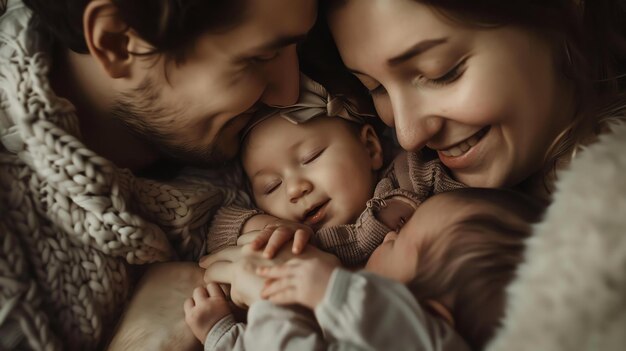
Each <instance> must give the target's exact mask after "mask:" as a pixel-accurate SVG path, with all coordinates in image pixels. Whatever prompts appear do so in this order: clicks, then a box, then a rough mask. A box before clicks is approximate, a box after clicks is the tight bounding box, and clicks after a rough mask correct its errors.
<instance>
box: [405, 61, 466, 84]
mask: <svg viewBox="0 0 626 351" xmlns="http://www.w3.org/2000/svg"><path fill="white" fill-rule="evenodd" d="M466 61H467V59H464V60H462V61H461V62H459V63H458V64H457V65H455V66H454V67H452V69H450V70H449V71H448V72H446V73H445V74H443V75H442V76H439V77H437V78H427V77H425V76H424V75H419V76H418V77H416V78H415V79H414V80H413V82H412V83H413V85H414V86H423V85H427V86H428V85H431V86H445V85H448V84H450V83H453V82H454V81H456V80H457V79H459V78H460V77H461V76H462V75H463V73H464V72H465V63H466Z"/></svg>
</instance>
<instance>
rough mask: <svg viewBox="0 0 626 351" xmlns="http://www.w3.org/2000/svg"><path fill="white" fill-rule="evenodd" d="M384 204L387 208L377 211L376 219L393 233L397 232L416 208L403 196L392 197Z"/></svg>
mask: <svg viewBox="0 0 626 351" xmlns="http://www.w3.org/2000/svg"><path fill="white" fill-rule="evenodd" d="M385 202H386V203H387V206H386V207H384V208H382V209H380V210H379V211H378V213H377V214H376V218H378V220H379V221H381V222H382V223H383V224H385V225H386V226H387V227H388V228H389V229H391V230H393V231H399V230H400V228H402V226H403V225H404V223H406V222H407V221H408V220H409V218H411V216H413V213H414V212H415V209H416V208H417V206H416V205H415V204H414V203H413V202H412V201H411V200H409V199H407V198H405V197H403V196H394V197H392V198H391V199H388V200H385Z"/></svg>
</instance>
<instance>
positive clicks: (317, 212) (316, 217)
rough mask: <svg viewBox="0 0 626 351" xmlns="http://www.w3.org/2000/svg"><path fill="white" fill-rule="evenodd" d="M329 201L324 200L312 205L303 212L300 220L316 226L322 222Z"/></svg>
mask: <svg viewBox="0 0 626 351" xmlns="http://www.w3.org/2000/svg"><path fill="white" fill-rule="evenodd" d="M329 202H330V200H326V201H324V202H322V203H321V204H319V205H317V206H315V207H313V208H312V209H310V210H308V211H307V212H306V213H305V214H304V219H303V220H302V221H303V222H304V224H306V225H309V226H311V227H317V224H319V223H320V222H322V221H323V220H324V218H325V217H326V205H327V204H328V203H329Z"/></svg>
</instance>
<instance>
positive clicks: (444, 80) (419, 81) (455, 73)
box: [368, 59, 467, 97]
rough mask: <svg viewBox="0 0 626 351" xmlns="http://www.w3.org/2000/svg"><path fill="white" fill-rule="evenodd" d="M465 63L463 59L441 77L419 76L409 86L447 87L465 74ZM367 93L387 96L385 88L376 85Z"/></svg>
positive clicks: (374, 95) (465, 60)
mask: <svg viewBox="0 0 626 351" xmlns="http://www.w3.org/2000/svg"><path fill="white" fill-rule="evenodd" d="M466 62H467V59H463V60H462V61H461V62H459V63H458V64H456V65H455V66H454V67H452V69H450V70H449V71H447V72H446V73H444V74H443V75H441V76H439V77H436V78H428V77H427V76H425V75H424V74H420V75H419V76H417V77H416V78H414V79H413V80H412V81H411V84H412V85H413V86H417V87H421V86H434V87H440V86H445V85H448V84H450V83H453V82H455V81H456V80H457V79H459V78H460V77H461V76H462V75H463V73H464V72H465V68H466V67H465V63H466ZM368 93H369V94H370V95H371V96H373V97H376V96H382V95H385V94H387V89H385V87H384V86H383V85H382V84H378V85H377V86H376V87H375V88H373V89H368Z"/></svg>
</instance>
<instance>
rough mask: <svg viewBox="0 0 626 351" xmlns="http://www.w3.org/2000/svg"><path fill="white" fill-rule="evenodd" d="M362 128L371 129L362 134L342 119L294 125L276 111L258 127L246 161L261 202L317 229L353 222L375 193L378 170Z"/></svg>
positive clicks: (250, 140) (278, 214) (249, 142)
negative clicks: (275, 113) (376, 172)
mask: <svg viewBox="0 0 626 351" xmlns="http://www.w3.org/2000/svg"><path fill="white" fill-rule="evenodd" d="M364 131H365V132H368V131H369V132H371V133H373V130H372V129H371V126H365V127H363V129H362V130H361V132H360V136H359V135H357V131H356V130H355V129H354V127H353V126H352V125H351V124H350V122H347V121H345V120H342V119H341V118H339V117H316V118H315V119H313V120H311V121H309V122H306V123H304V124H301V125H295V124H293V123H291V122H289V121H287V120H286V119H284V118H282V117H281V116H279V115H275V116H273V117H270V118H269V119H267V120H265V121H263V122H261V123H260V124H258V125H257V126H255V127H254V129H252V131H251V132H250V134H249V136H248V139H247V141H246V143H245V146H244V150H243V152H242V163H243V167H244V170H245V172H246V174H247V176H248V178H249V179H250V184H251V187H252V194H253V196H254V200H255V202H256V204H257V206H259V208H261V209H262V210H264V211H265V212H267V213H269V214H270V215H273V216H276V217H278V218H282V219H286V220H290V221H294V222H300V223H304V224H307V225H309V226H311V228H313V229H314V230H318V229H320V228H322V227H327V226H334V225H341V224H348V223H353V222H354V221H355V220H356V218H357V217H358V216H359V214H360V213H361V212H362V211H363V210H364V209H365V205H366V202H367V200H369V198H370V197H371V196H372V193H373V192H374V186H375V182H376V176H375V170H376V169H377V168H379V165H378V164H377V162H376V161H375V160H376V159H377V158H378V156H377V155H375V153H376V152H377V151H375V150H373V149H370V146H369V145H371V144H370V143H368V142H366V141H367V138H365V137H364V136H365V135H367V134H364ZM374 137H375V135H374ZM369 140H371V139H369ZM376 140H377V139H376Z"/></svg>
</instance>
